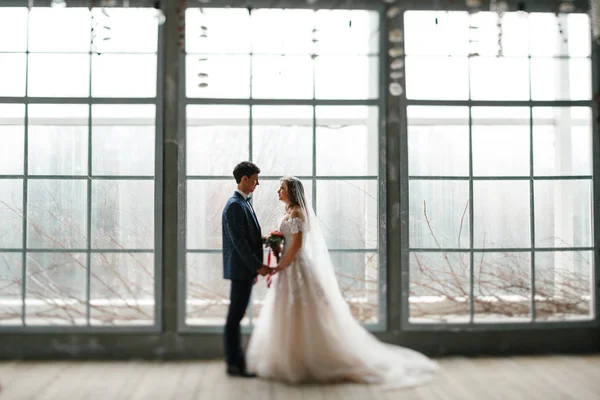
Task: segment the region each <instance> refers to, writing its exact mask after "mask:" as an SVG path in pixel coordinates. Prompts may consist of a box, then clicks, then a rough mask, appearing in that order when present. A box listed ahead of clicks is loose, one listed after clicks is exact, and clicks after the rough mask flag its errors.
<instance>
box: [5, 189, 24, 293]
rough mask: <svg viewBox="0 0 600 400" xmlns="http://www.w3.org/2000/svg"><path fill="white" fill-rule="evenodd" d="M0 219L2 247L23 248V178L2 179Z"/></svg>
mask: <svg viewBox="0 0 600 400" xmlns="http://www.w3.org/2000/svg"><path fill="white" fill-rule="evenodd" d="M0 221H2V223H1V224H0V248H4V249H10V248H22V247H23V180H22V179H0ZM0 291H1V289H0Z"/></svg>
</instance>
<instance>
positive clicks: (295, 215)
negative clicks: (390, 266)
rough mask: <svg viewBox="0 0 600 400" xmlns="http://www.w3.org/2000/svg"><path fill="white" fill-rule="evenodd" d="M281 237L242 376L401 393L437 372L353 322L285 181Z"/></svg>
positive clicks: (309, 214) (303, 205)
mask: <svg viewBox="0 0 600 400" xmlns="http://www.w3.org/2000/svg"><path fill="white" fill-rule="evenodd" d="M277 193H278V195H279V200H280V201H282V202H283V203H285V214H284V216H283V219H282V221H281V225H280V229H279V230H280V231H281V233H282V234H283V235H284V236H285V241H284V247H283V252H282V258H281V261H280V263H279V265H278V266H277V268H275V269H274V272H275V273H276V275H275V276H273V285H272V287H271V288H270V289H269V290H268V291H267V295H266V298H265V301H264V305H263V308H262V311H261V312H260V315H259V317H258V319H257V321H256V326H255V328H254V331H253V333H252V336H251V337H250V342H249V344H248V353H247V354H248V356H247V359H248V369H249V370H250V371H253V372H255V373H256V374H257V375H258V376H259V377H263V378H270V379H275V380H281V381H284V382H288V383H301V382H336V381H338V382H339V381H354V382H364V383H379V384H382V385H385V386H387V387H394V388H397V387H405V386H414V385H418V384H421V383H423V382H425V381H427V380H429V379H430V378H431V377H432V376H433V375H434V372H435V371H436V370H437V364H436V363H435V362H434V361H432V360H430V359H428V358H427V357H425V356H424V355H422V354H420V353H417V352H415V351H413V350H410V349H406V348H402V347H399V346H393V345H389V344H385V343H383V342H380V341H379V340H378V339H377V338H375V337H374V336H373V335H371V334H370V333H369V332H368V331H367V330H366V329H365V328H363V327H362V326H361V325H360V324H359V323H358V322H357V321H356V320H355V319H354V317H353V316H352V314H351V312H350V308H349V307H348V305H347V303H346V301H345V300H344V298H343V296H342V293H341V291H340V289H339V287H338V284H337V280H336V277H335V272H334V268H333V265H332V263H331V259H330V257H329V253H328V251H327V247H326V244H325V240H324V238H323V236H322V234H321V230H320V228H319V225H318V222H317V219H316V217H315V214H314V211H313V209H312V207H310V206H309V205H308V204H307V201H306V197H305V194H304V187H303V185H302V182H300V180H298V179H297V178H294V177H283V178H282V179H281V186H280V188H279V190H278V191H277Z"/></svg>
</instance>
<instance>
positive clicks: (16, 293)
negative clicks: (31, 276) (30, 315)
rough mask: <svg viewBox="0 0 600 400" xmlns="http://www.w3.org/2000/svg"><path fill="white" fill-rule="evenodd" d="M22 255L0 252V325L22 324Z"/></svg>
mask: <svg viewBox="0 0 600 400" xmlns="http://www.w3.org/2000/svg"><path fill="white" fill-rule="evenodd" d="M22 282H23V255H22V254H21V253H0V325H22V321H21V316H22V315H23V301H22V300H21V296H22V294H23V284H22Z"/></svg>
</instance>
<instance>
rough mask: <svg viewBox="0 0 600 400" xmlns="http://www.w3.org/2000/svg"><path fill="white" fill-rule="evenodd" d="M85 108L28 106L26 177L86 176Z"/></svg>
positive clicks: (86, 139)
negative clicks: (28, 175)
mask: <svg viewBox="0 0 600 400" xmlns="http://www.w3.org/2000/svg"><path fill="white" fill-rule="evenodd" d="M88 113H89V110H88V106H87V105H83V104H81V105H79V104H78V105H74V104H48V105H46V104H44V105H41V104H33V105H30V106H29V150H28V161H29V173H30V174H32V175H86V174H87V171H88V165H87V164H88Z"/></svg>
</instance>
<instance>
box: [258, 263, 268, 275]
mask: <svg viewBox="0 0 600 400" xmlns="http://www.w3.org/2000/svg"><path fill="white" fill-rule="evenodd" d="M257 272H258V273H259V274H260V275H261V276H265V275H269V273H270V272H271V268H269V267H268V266H266V265H263V266H262V267H260V268H259V269H258V271H257Z"/></svg>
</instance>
